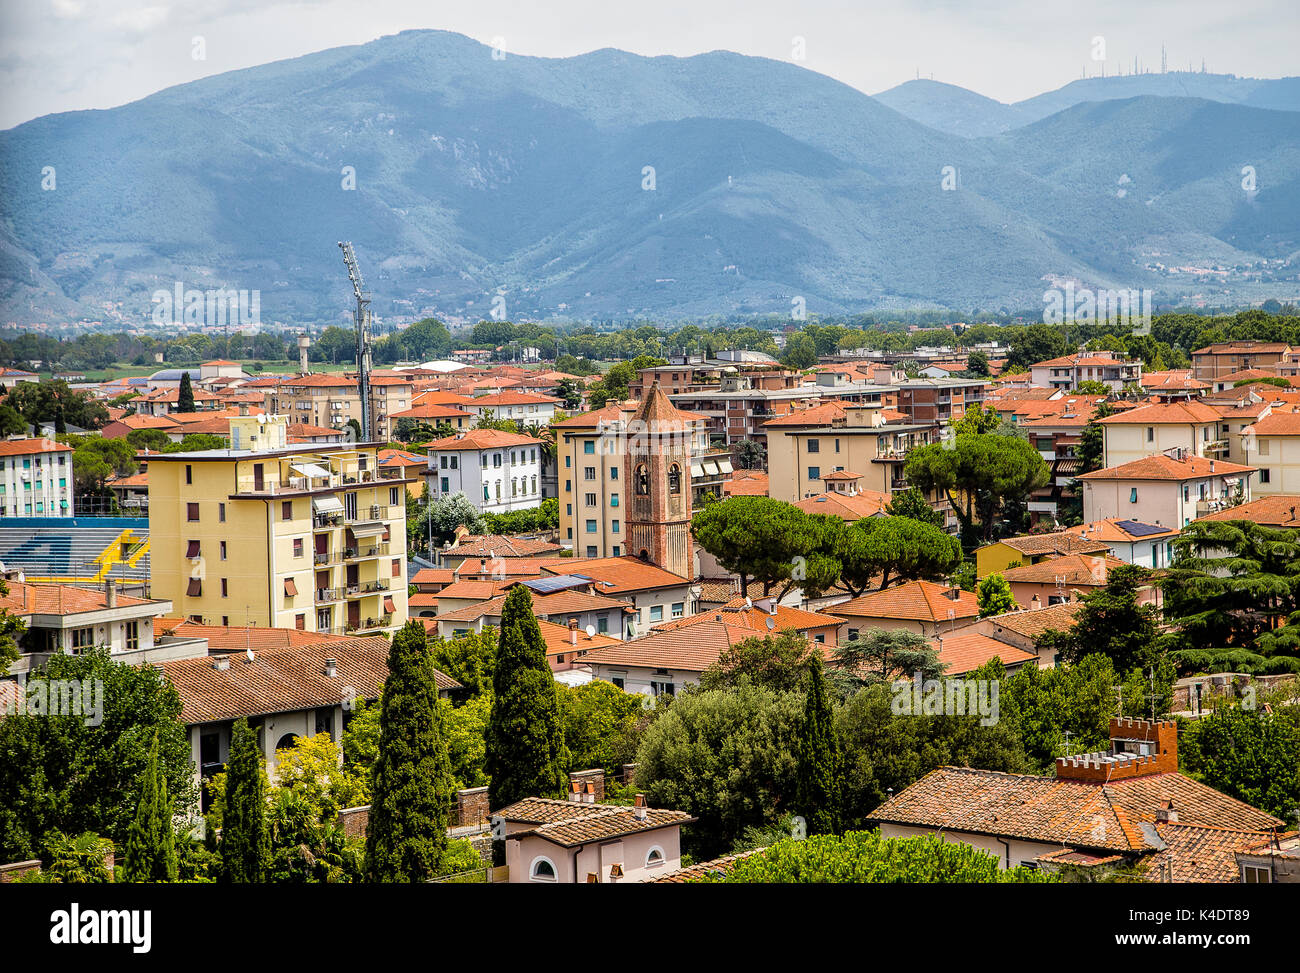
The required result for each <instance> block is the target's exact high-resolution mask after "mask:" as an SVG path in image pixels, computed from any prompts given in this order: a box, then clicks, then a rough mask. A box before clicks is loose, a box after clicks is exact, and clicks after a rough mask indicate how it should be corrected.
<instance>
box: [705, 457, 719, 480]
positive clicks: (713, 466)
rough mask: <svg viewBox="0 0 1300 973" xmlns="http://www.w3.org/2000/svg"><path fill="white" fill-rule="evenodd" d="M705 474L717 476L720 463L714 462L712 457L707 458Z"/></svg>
mask: <svg viewBox="0 0 1300 973" xmlns="http://www.w3.org/2000/svg"><path fill="white" fill-rule="evenodd" d="M704 475H705V476H717V475H718V464H717V463H715V462H713V460H711V459H706V460H705V461H704Z"/></svg>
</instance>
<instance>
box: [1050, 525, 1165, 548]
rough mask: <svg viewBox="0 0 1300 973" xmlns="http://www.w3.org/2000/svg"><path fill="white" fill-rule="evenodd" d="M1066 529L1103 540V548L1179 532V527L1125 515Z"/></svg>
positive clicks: (1090, 539)
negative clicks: (1124, 516) (1146, 521)
mask: <svg viewBox="0 0 1300 973" xmlns="http://www.w3.org/2000/svg"><path fill="white" fill-rule="evenodd" d="M1065 530H1066V533H1069V534H1077V535H1079V536H1080V537H1083V536H1084V535H1087V540H1089V541H1101V542H1103V543H1102V544H1101V547H1102V548H1105V546H1106V545H1107V544H1131V543H1133V542H1134V541H1149V540H1153V539H1155V538H1157V537H1173V536H1175V535H1177V534H1178V528H1177V527H1164V526H1162V525H1160V524H1144V523H1141V522H1139V521H1136V520H1127V519H1125V518H1123V517H1107V518H1106V519H1105V520H1094V521H1093V522H1092V523H1090V524H1078V525H1077V526H1074V527H1067V528H1065ZM1080 553H1090V552H1080Z"/></svg>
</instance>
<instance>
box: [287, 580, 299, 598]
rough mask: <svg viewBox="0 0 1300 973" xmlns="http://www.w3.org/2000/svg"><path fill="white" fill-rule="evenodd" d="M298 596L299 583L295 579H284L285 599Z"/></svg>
mask: <svg viewBox="0 0 1300 973" xmlns="http://www.w3.org/2000/svg"><path fill="white" fill-rule="evenodd" d="M297 594H298V583H297V582H296V581H294V580H293V578H285V579H284V597H285V598H293V597H294V596H295V595H297Z"/></svg>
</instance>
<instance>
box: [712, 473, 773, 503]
mask: <svg viewBox="0 0 1300 973" xmlns="http://www.w3.org/2000/svg"><path fill="white" fill-rule="evenodd" d="M767 488H768V475H767V474H766V473H764V472H763V471H762V470H736V472H734V473H733V474H732V475H731V476H730V477H729V478H728V479H726V480H724V481H723V483H722V495H723V496H724V497H765V496H767Z"/></svg>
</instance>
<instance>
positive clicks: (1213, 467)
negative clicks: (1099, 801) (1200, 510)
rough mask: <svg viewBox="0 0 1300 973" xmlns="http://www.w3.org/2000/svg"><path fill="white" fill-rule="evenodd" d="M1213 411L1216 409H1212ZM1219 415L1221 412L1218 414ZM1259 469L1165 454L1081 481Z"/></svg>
mask: <svg viewBox="0 0 1300 973" xmlns="http://www.w3.org/2000/svg"><path fill="white" fill-rule="evenodd" d="M1211 411H1213V410H1211ZM1216 415H1217V413H1216ZM1257 469H1258V467H1256V466H1238V465H1237V464H1236V463H1229V462H1228V461H1227V460H1222V459H1220V460H1212V459H1206V458H1205V457H1204V456H1189V457H1187V458H1186V459H1181V460H1178V459H1174V458H1173V457H1172V456H1166V455H1165V454H1164V453H1157V454H1156V455H1154V456H1146V457H1143V458H1142V459H1135V460H1131V461H1129V462H1127V463H1121V464H1120V465H1119V466H1108V467H1106V469H1104V470H1093V472H1091V473H1081V474H1080V475H1079V476H1078V477H1077V479H1080V480H1178V481H1181V480H1195V479H1198V478H1200V477H1205V476H1216V475H1217V476H1223V475H1228V474H1233V473H1254V472H1255V471H1256V470H1257Z"/></svg>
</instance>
